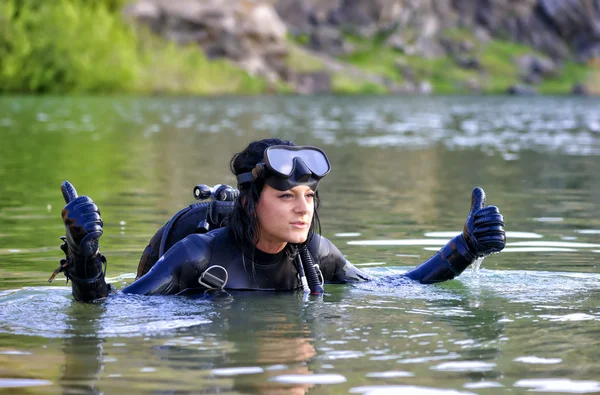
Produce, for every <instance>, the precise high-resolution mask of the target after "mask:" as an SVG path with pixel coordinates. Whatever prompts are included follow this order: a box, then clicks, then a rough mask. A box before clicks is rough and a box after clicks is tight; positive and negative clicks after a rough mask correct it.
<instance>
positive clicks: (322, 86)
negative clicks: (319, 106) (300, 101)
mask: <svg viewBox="0 0 600 395" xmlns="http://www.w3.org/2000/svg"><path fill="white" fill-rule="evenodd" d="M294 84H295V86H296V91H297V92H298V93H301V94H306V95H309V94H318V93H329V92H331V86H332V85H331V74H330V73H328V72H325V71H313V72H306V73H296V75H295V76H294Z"/></svg>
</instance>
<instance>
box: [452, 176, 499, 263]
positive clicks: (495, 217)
mask: <svg viewBox="0 0 600 395" xmlns="http://www.w3.org/2000/svg"><path fill="white" fill-rule="evenodd" d="M462 234H463V237H464V239H465V241H466V243H467V247H468V249H469V251H470V252H471V253H472V254H473V255H474V256H476V257H478V258H481V257H485V256H488V255H490V254H493V253H495V252H500V251H502V250H503V249H504V246H505V245H506V234H505V233H504V217H503V216H502V214H500V211H499V210H498V207H496V206H487V207H485V192H484V191H483V189H481V188H479V187H478V188H475V189H473V194H472V196H471V211H470V212H469V216H468V217H467V222H465V227H464V229H463V233H462Z"/></svg>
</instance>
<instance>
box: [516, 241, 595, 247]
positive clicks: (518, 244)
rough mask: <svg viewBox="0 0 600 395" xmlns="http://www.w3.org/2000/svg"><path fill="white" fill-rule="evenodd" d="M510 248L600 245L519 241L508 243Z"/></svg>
mask: <svg viewBox="0 0 600 395" xmlns="http://www.w3.org/2000/svg"><path fill="white" fill-rule="evenodd" d="M506 245H507V246H510V247H565V248H598V247H600V244H592V243H571V242H568V241H517V242H515V243H507V244H506Z"/></svg>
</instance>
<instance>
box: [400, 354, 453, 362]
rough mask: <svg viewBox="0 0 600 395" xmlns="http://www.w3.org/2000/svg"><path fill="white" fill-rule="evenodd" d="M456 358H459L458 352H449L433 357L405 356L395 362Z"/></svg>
mask: <svg viewBox="0 0 600 395" xmlns="http://www.w3.org/2000/svg"><path fill="white" fill-rule="evenodd" d="M457 358H460V355H459V354H456V353H450V354H448V355H438V356H434V357H420V358H405V359H400V360H398V361H397V362H398V363H426V362H431V361H443V360H445V359H457Z"/></svg>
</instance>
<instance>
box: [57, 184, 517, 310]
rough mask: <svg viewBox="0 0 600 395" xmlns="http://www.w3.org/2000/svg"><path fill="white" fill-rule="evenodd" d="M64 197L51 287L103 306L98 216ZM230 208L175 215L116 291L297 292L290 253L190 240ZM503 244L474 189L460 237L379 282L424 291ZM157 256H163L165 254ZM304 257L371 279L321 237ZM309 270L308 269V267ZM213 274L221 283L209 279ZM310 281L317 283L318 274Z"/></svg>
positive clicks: (329, 269) (86, 201)
mask: <svg viewBox="0 0 600 395" xmlns="http://www.w3.org/2000/svg"><path fill="white" fill-rule="evenodd" d="M69 185H70V184H69ZM71 189H72V186H71ZM67 192H68V193H65V191H63V195H68V196H65V199H66V200H67V201H68V202H69V203H68V204H67V205H66V206H65V208H64V209H63V211H62V217H63V221H64V223H65V229H66V237H65V242H64V243H63V245H62V246H61V249H62V250H63V251H64V252H65V254H66V257H65V259H63V260H61V265H60V266H59V268H58V269H57V270H56V271H55V272H54V273H53V275H52V276H51V278H50V281H51V280H52V278H54V276H55V275H56V274H57V273H60V272H64V274H65V276H66V277H67V279H68V280H70V281H71V284H72V288H73V296H74V298H75V299H77V300H80V301H84V302H90V301H94V300H98V299H102V298H104V297H106V296H108V294H109V292H110V287H109V285H108V284H107V283H106V281H105V277H104V276H105V273H104V270H103V268H104V264H105V263H106V259H105V258H104V256H103V255H102V254H101V253H100V251H99V244H98V239H99V237H100V236H101V235H102V220H101V218H100V212H99V210H98V207H97V206H96V205H95V204H94V203H93V201H92V200H91V199H90V198H89V197H87V196H80V197H77V195H76V193H75V192H74V189H73V191H71V192H69V191H67ZM228 204H229V203H228V202H223V203H221V204H217V205H214V207H213V206H208V205H206V204H200V205H192V206H190V207H189V208H187V209H184V210H182V211H181V212H180V213H178V214H177V215H175V216H174V217H173V218H172V220H171V221H169V223H167V224H166V225H165V226H164V227H163V228H161V229H160V230H159V231H158V232H157V233H156V235H155V236H154V237H153V238H152V240H151V241H150V244H149V245H148V247H147V248H146V250H145V251H144V254H143V256H142V259H141V261H140V264H139V267H138V279H137V280H136V281H135V282H133V283H132V284H130V285H128V286H127V287H125V288H124V289H123V290H122V292H124V293H130V294H142V295H174V294H182V293H187V292H193V291H203V290H206V289H209V288H221V287H222V288H224V289H226V290H261V291H265V290H266V291H291V290H294V289H298V288H301V281H299V276H298V270H297V269H296V267H298V265H296V264H295V262H294V258H293V257H291V256H290V255H291V254H288V253H287V252H282V253H279V254H267V253H264V252H261V251H260V250H258V249H256V248H250V251H249V252H245V253H242V250H241V248H242V247H240V246H239V245H238V244H237V243H235V242H234V240H233V239H232V238H231V237H230V233H229V229H228V228H227V227H221V228H218V229H216V230H213V231H211V232H208V233H200V234H198V233H195V232H196V231H199V230H201V229H200V228H203V227H202V226H201V227H200V228H199V227H198V226H199V225H198V224H199V222H198V221H199V218H201V219H202V218H204V219H208V220H210V221H209V222H210V223H211V224H212V225H211V226H215V227H219V226H222V225H223V222H224V221H223V218H225V214H226V213H228V212H229V211H230V209H231V207H229V206H228ZM209 208H210V209H209ZM228 210H229V211H228ZM204 222H205V221H204V220H203V221H201V222H200V224H203V223H204ZM171 225H172V226H171ZM203 229H205V228H203ZM505 244H506V236H505V232H504V220H503V217H502V215H501V214H500V212H499V211H498V208H497V207H495V206H487V207H485V193H484V192H483V190H482V189H481V188H475V189H474V190H473V194H472V201H471V211H470V212H469V216H468V217H467V221H466V223H465V227H464V229H463V232H462V233H461V234H459V235H457V236H456V237H454V238H453V239H452V240H450V241H449V242H448V243H447V244H446V245H445V246H444V247H442V249H440V250H439V251H438V252H437V253H436V254H435V255H433V256H432V257H431V258H429V259H428V260H427V261H425V262H423V263H422V264H420V265H419V266H417V267H416V268H415V269H413V270H410V271H409V272H407V273H404V274H403V275H399V276H395V277H394V278H389V277H388V278H386V279H385V280H383V281H391V282H393V283H396V282H395V281H394V280H395V279H396V278H398V279H402V280H415V281H418V282H420V283H423V284H429V283H437V282H442V281H446V280H450V279H452V278H454V277H456V276H458V275H459V274H460V273H462V272H463V271H464V270H465V269H466V268H467V267H468V266H469V265H470V264H471V263H473V262H474V261H475V260H476V259H477V258H480V257H485V256H487V255H489V254H491V253H494V252H499V251H501V250H502V249H503V248H504V246H505ZM158 245H160V248H159V247H158ZM162 251H166V252H165V253H164V255H163V254H162ZM284 251H285V249H284ZM308 252H309V253H310V254H309V255H310V256H307V257H303V258H302V260H303V261H305V262H308V263H310V261H311V260H312V261H313V262H314V263H315V264H316V265H318V267H319V269H320V272H321V273H322V276H323V280H324V282H325V283H353V282H359V281H368V280H373V278H372V277H371V276H369V275H368V274H366V273H364V272H363V271H361V270H359V269H357V268H356V267H355V266H353V265H352V264H351V263H350V262H348V261H347V260H346V258H345V257H344V255H342V253H341V252H340V251H339V250H338V249H337V248H336V247H335V246H334V245H333V243H331V242H330V241H329V240H327V239H326V238H325V237H322V236H319V235H313V236H312V238H311V240H310V242H309V245H308ZM161 255H162V256H161ZM301 255H304V253H302V254H301ZM159 257H160V258H159ZM305 258H307V259H306V260H305ZM307 267H308V268H309V269H310V270H312V266H311V265H310V264H309V265H308V266H307ZM223 269H225V270H223ZM225 272H226V273H227V276H225V275H224V274H225ZM215 273H217V274H220V277H219V276H214V274H215ZM312 274H315V273H312ZM215 278H216V280H217V281H215ZM312 278H313V279H314V281H318V280H317V279H316V274H315V276H313V277H312ZM208 280H210V281H208ZM219 281H220V282H219ZM207 284H208V285H207Z"/></svg>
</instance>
